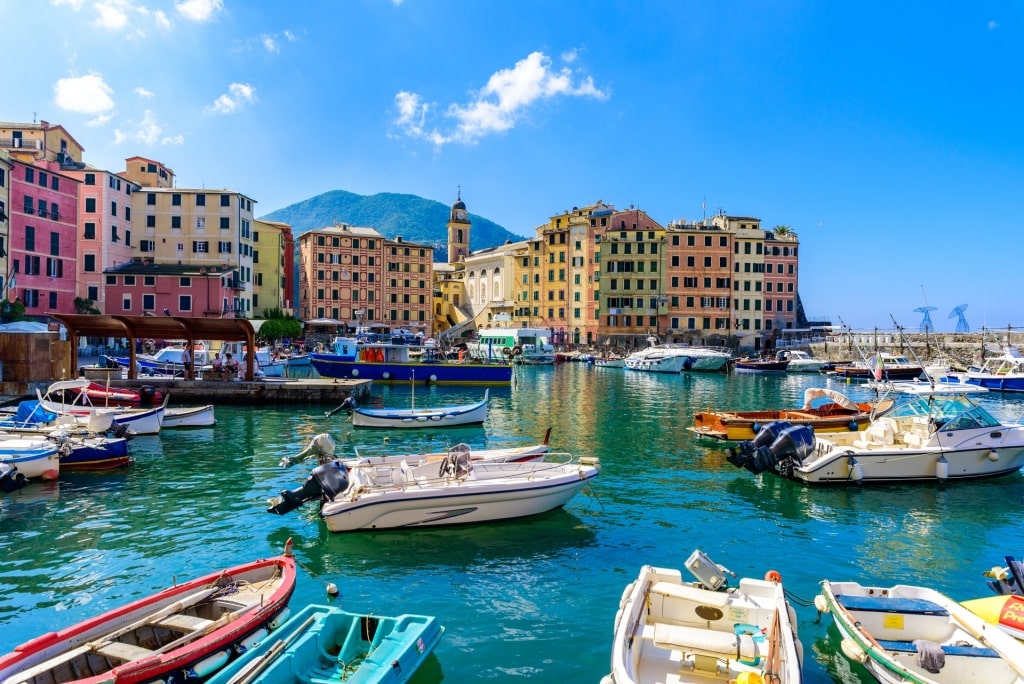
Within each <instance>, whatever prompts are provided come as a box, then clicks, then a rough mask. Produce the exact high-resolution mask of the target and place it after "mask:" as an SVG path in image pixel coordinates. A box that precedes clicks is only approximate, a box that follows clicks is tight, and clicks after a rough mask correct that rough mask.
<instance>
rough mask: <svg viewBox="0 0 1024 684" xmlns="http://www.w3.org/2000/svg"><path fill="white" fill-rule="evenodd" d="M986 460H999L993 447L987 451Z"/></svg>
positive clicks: (997, 453)
mask: <svg viewBox="0 0 1024 684" xmlns="http://www.w3.org/2000/svg"><path fill="white" fill-rule="evenodd" d="M988 460H990V461H992V462H993V463H995V462H996V461H998V460H999V452H998V451H996V450H995V449H993V450H992V451H990V452H988Z"/></svg>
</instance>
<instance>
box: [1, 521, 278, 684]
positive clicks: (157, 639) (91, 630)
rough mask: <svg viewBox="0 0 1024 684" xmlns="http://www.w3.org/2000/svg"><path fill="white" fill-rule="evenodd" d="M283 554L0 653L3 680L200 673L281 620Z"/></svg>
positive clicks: (65, 681)
mask: <svg viewBox="0 0 1024 684" xmlns="http://www.w3.org/2000/svg"><path fill="white" fill-rule="evenodd" d="M291 546H292V542H291V540H290V539H289V540H288V542H287V544H285V550H284V553H283V554H282V555H280V556H275V557H273V558H266V559H260V560H257V561H253V562H251V563H246V564H244V565H239V566H236V567H233V568H228V569H226V570H222V571H219V572H215V573H212V574H209V575H206V576H204V577H200V578H198V579H194V580H191V581H189V582H185V583H184V584H179V585H177V586H173V587H170V588H168V589H164V590H163V591H160V592H158V593H156V594H153V595H152V596H148V597H146V598H143V599H140V600H138V601H135V602H133V603H129V604H128V605H126V606H123V607H121V608H117V609H115V610H112V611H110V612H107V613H104V614H103V615H99V616H97V617H94V618H90V619H88V620H85V621H84V622H80V623H78V624H77V625H73V626H71V627H67V628H65V629H62V630H60V631H57V632H50V633H49V634H44V635H42V636H40V637H37V638H35V639H32V640H31V641H27V642H25V643H24V644H22V645H20V646H18V647H16V648H15V649H14V651H13V652H11V653H8V654H7V655H5V656H0V682H3V683H4V684H20V683H22V682H24V683H25V684H57V683H59V684H69V683H71V682H74V683H75V684H99V683H100V682H104V683H109V684H137V683H141V682H152V681H155V680H163V681H185V680H186V679H193V678H204V677H206V676H208V675H209V674H211V673H212V672H215V671H216V670H218V669H219V668H220V667H222V666H223V665H225V664H226V663H227V662H228V661H229V660H231V659H233V658H235V657H237V654H238V653H240V652H241V651H242V650H243V649H244V648H246V647H247V646H248V645H251V644H252V643H253V642H255V641H257V640H259V639H263V638H265V637H266V635H267V634H268V633H269V631H270V630H272V629H273V628H274V627H276V626H277V625H278V624H280V623H281V622H283V621H284V618H285V617H286V615H285V614H284V613H286V608H287V605H288V600H289V599H290V598H291V595H292V592H293V591H294V589H295V559H294V558H293V557H292V550H291Z"/></svg>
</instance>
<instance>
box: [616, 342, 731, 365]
mask: <svg viewBox="0 0 1024 684" xmlns="http://www.w3.org/2000/svg"><path fill="white" fill-rule="evenodd" d="M647 341H648V342H649V343H650V346H649V347H647V348H646V349H641V350H639V351H635V352H633V353H632V354H630V355H629V356H627V357H626V368H629V369H631V370H639V371H648V372H651V373H679V372H680V371H684V370H694V371H716V370H720V369H721V368H723V367H724V366H725V364H727V363H729V359H730V358H732V354H731V353H730V352H729V351H728V350H726V349H716V348H714V347H691V346H690V345H685V344H659V343H658V340H657V338H655V337H648V338H647Z"/></svg>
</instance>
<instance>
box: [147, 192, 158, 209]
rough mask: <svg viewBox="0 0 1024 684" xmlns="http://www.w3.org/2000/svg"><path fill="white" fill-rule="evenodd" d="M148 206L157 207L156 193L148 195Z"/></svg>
mask: <svg viewBox="0 0 1024 684" xmlns="http://www.w3.org/2000/svg"><path fill="white" fill-rule="evenodd" d="M146 205H147V206H150V207H155V206H156V193H155V192H149V193H146Z"/></svg>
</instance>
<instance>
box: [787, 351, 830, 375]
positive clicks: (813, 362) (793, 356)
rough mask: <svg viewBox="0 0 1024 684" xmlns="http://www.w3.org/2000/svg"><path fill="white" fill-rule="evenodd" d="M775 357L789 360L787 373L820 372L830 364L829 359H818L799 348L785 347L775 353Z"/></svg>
mask: <svg viewBox="0 0 1024 684" xmlns="http://www.w3.org/2000/svg"><path fill="white" fill-rule="evenodd" d="M775 358H777V359H778V360H779V361H788V362H789V365H788V366H786V372H787V373H820V372H821V371H822V370H823V369H824V368H825V366H826V364H828V361H822V360H821V359H816V358H814V357H813V356H811V355H810V354H808V353H807V352H805V351H801V350H799V349H783V350H781V351H779V352H778V353H776V354H775Z"/></svg>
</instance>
